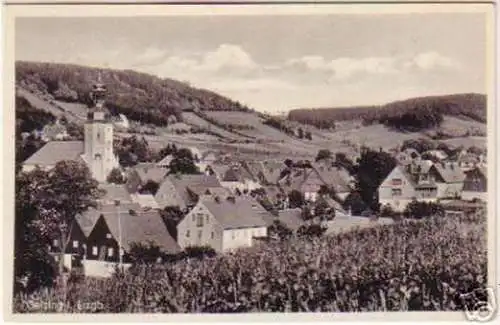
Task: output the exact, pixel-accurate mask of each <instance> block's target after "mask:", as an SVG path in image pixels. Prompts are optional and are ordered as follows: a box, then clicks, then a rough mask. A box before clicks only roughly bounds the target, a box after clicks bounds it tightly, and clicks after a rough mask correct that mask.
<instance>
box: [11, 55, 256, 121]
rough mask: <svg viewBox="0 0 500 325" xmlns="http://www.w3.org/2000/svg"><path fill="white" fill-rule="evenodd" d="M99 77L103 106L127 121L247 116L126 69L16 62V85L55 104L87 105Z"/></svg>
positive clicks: (221, 100) (219, 99)
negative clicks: (187, 113)
mask: <svg viewBox="0 0 500 325" xmlns="http://www.w3.org/2000/svg"><path fill="white" fill-rule="evenodd" d="M99 72H100V73H101V78H102V82H104V83H106V85H107V87H108V90H109V91H108V92H109V95H108V100H107V107H108V108H109V109H110V110H111V111H112V113H123V114H124V115H126V116H127V117H128V118H129V119H131V120H136V121H139V120H140V121H142V122H144V123H151V124H156V125H166V124H167V121H168V119H169V117H170V116H171V115H174V116H176V117H177V118H178V119H179V118H181V112H182V111H184V110H221V111H248V110H249V109H248V107H245V106H243V105H241V104H240V103H238V102H236V101H233V100H230V99H228V98H226V97H223V96H221V95H218V94H216V93H214V92H211V91H208V90H203V89H197V88H193V87H191V86H189V85H188V84H185V83H182V82H179V81H176V80H172V79H161V78H158V77H155V76H152V75H149V74H145V73H140V72H135V71H131V70H123V71H121V70H111V69H97V68H90V67H83V66H78V65H73V64H57V63H38V62H25V61H19V62H16V84H17V85H18V86H20V87H21V88H23V89H26V90H28V91H29V92H31V93H33V94H36V95H37V96H42V97H46V98H49V99H53V100H56V101H59V102H70V103H81V104H88V103H89V91H90V89H91V86H92V84H93V83H94V82H96V81H97V80H98V76H99Z"/></svg>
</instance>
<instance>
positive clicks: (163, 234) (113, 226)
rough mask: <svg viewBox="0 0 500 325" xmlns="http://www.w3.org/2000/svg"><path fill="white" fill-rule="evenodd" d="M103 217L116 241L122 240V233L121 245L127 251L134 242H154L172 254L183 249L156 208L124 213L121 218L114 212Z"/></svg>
mask: <svg viewBox="0 0 500 325" xmlns="http://www.w3.org/2000/svg"><path fill="white" fill-rule="evenodd" d="M102 217H103V218H104V221H105V222H106V224H107V226H108V228H109V231H110V232H111V234H112V236H113V237H114V238H115V240H116V241H119V240H120V239H119V238H120V235H121V246H122V247H123V249H124V250H125V251H129V250H130V248H131V244H132V243H141V244H148V243H149V242H153V243H154V244H155V245H158V246H159V247H160V249H161V250H162V251H164V252H167V253H170V254H176V253H179V252H180V251H181V249H180V247H179V245H177V243H176V241H175V240H174V239H173V238H172V237H171V236H170V234H169V233H168V230H167V227H166V226H165V224H164V222H163V220H162V218H161V215H160V214H159V212H158V211H156V210H149V211H141V212H137V213H133V214H130V213H124V214H121V215H120V218H118V217H117V216H116V215H113V214H103V215H102ZM119 219H120V220H119Z"/></svg>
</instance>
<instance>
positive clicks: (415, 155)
mask: <svg viewBox="0 0 500 325" xmlns="http://www.w3.org/2000/svg"><path fill="white" fill-rule="evenodd" d="M395 158H396V160H397V161H398V163H399V164H401V165H407V164H410V163H411V162H413V161H414V160H417V161H418V160H420V153H419V152H418V151H417V150H415V149H413V148H406V149H405V150H403V151H401V152H399V153H397V154H396V156H395Z"/></svg>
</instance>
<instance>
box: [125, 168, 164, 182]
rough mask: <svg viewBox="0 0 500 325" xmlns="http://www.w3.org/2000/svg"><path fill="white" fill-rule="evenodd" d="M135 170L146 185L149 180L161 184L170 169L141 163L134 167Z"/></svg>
mask: <svg viewBox="0 0 500 325" xmlns="http://www.w3.org/2000/svg"><path fill="white" fill-rule="evenodd" d="M133 169H134V170H135V171H136V172H137V174H138V175H139V178H140V179H141V181H142V182H144V183H146V182H147V181H149V180H151V181H154V182H157V183H161V181H162V180H163V179H164V178H165V176H166V175H167V172H168V169H166V168H162V167H159V166H157V164H154V163H140V164H137V165H136V166H134V167H133Z"/></svg>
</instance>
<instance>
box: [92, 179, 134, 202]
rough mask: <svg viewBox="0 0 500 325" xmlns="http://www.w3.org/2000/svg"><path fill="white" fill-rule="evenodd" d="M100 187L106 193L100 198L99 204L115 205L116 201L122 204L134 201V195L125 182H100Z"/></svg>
mask: <svg viewBox="0 0 500 325" xmlns="http://www.w3.org/2000/svg"><path fill="white" fill-rule="evenodd" d="M99 188H100V189H101V190H104V195H103V196H102V197H100V198H99V200H98V204H99V205H114V204H115V202H116V201H120V202H121V203H122V204H130V203H133V200H132V196H131V195H130V193H129V192H128V191H127V188H126V186H125V185H123V184H100V185H99Z"/></svg>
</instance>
